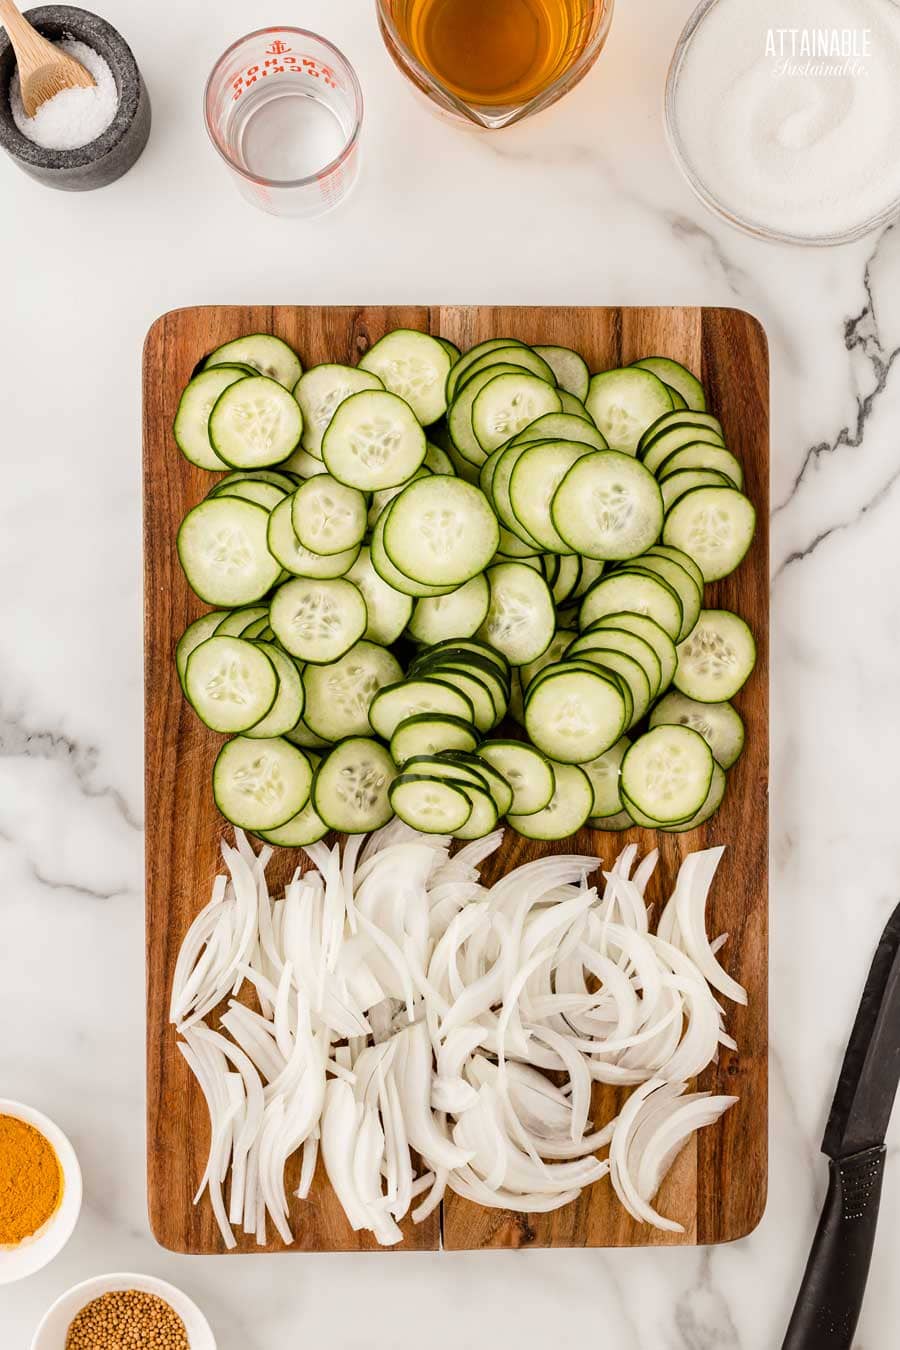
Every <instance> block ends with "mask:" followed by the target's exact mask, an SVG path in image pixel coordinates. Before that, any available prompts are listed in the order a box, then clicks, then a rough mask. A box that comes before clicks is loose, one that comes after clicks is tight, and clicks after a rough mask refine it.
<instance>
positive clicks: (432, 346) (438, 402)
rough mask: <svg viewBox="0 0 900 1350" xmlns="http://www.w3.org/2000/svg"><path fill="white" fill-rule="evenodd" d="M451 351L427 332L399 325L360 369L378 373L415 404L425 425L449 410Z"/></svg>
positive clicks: (412, 404) (417, 412)
mask: <svg viewBox="0 0 900 1350" xmlns="http://www.w3.org/2000/svg"><path fill="white" fill-rule="evenodd" d="M452 364H453V362H452V361H451V359H450V353H449V352H448V351H447V349H446V348H445V347H444V346H443V345H442V344H441V343H440V342H438V340H437V338H433V337H429V336H428V334H427V333H416V332H413V331H412V330H411V329H408V328H398V329H396V330H395V331H394V332H393V333H388V334H387V336H386V337H383V338H381V340H380V341H379V342H376V343H375V345H374V347H371V348H370V349H369V351H367V352H366V354H365V356H364V357H363V358H362V360H361V361H360V363H359V367H360V370H367V371H369V372H370V374H372V375H377V376H378V378H379V379H380V380H381V382H382V384H383V385H384V387H385V389H389V390H390V392H391V393H392V394H397V395H399V397H400V398H402V399H404V400H405V401H406V402H407V403H408V404H409V406H410V407H411V408H412V410H413V412H414V413H415V415H416V417H417V418H418V420H419V421H420V422H421V424H422V426H423V427H427V426H430V425H431V423H432V422H436V421H437V420H438V418H439V417H443V415H444V413H445V412H446V410H447V377H448V375H449V374H450V367H451V366H452Z"/></svg>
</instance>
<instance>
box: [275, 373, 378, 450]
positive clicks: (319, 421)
mask: <svg viewBox="0 0 900 1350" xmlns="http://www.w3.org/2000/svg"><path fill="white" fill-rule="evenodd" d="M383 388H384V385H383V384H382V383H381V380H379V378H378V376H377V375H372V374H370V373H369V372H368V371H367V370H358V369H356V368H355V367H354V366H340V365H330V364H329V365H321V366H313V368H312V369H311V370H308V371H307V372H306V373H305V375H301V377H300V379H299V380H298V381H297V383H296V384H295V385H294V398H295V399H296V400H297V402H298V403H299V405H300V411H301V412H302V413H303V439H302V444H303V449H304V450H305V451H306V452H307V454H310V455H312V456H314V458H316V459H321V458H322V437H323V436H324V435H325V432H326V431H327V430H328V427H329V425H330V423H331V419H332V418H333V417H334V414H335V412H336V411H337V409H338V408H339V407H340V405H341V404H342V403H343V402H345V400H346V399H348V398H350V397H351V395H352V394H362V393H364V392H365V390H367V389H383Z"/></svg>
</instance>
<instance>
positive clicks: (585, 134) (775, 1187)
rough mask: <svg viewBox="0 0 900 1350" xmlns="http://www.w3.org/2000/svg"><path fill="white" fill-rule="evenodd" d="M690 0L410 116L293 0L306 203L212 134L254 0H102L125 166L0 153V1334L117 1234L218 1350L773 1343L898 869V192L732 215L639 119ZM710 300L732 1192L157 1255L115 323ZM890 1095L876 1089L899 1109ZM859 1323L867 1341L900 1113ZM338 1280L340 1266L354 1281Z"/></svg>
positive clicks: (879, 1301)
mask: <svg viewBox="0 0 900 1350" xmlns="http://www.w3.org/2000/svg"><path fill="white" fill-rule="evenodd" d="M690 9H691V3H690V0H629V3H625V0H621V3H620V6H619V12H618V14H617V15H616V18H615V22H614V26H613V32H612V36H611V38H610V41H609V44H608V47H607V49H606V51H605V53H604V54H603V56H602V57H601V60H600V62H599V64H598V65H597V67H596V68H595V70H594V72H593V73H592V75H591V76H589V78H588V79H587V80H586V81H585V82H584V83H583V84H582V85H581V86H580V87H579V88H578V89H577V90H576V91H575V92H574V93H573V94H571V95H570V96H569V97H568V98H567V99H566V100H565V101H564V102H563V103H561V104H559V105H558V106H557V107H555V108H554V109H552V110H551V111H549V112H547V113H546V114H544V115H543V116H542V117H540V118H538V119H536V120H535V121H534V122H530V123H526V124H525V125H523V126H521V127H519V128H515V129H512V130H510V131H509V132H507V133H504V134H502V135H500V136H481V135H477V134H471V133H468V132H466V131H461V130H458V129H456V128H455V127H453V126H451V125H450V124H448V123H446V122H443V121H441V120H439V119H437V118H433V117H430V116H428V114H427V113H426V112H425V111H424V110H423V108H422V107H421V105H420V104H419V103H418V102H416V101H415V100H414V98H413V96H412V95H411V94H410V92H409V91H408V89H407V88H406V87H405V85H404V84H403V82H402V81H401V79H400V77H399V76H398V75H397V73H396V72H395V70H394V68H393V67H392V65H391V64H390V62H389V60H388V58H387V56H386V54H385V52H384V50H383V48H382V46H381V42H380V40H379V37H378V33H377V29H376V24H375V18H374V12H373V5H372V4H371V0H344V3H343V4H341V5H334V4H333V3H330V2H329V0H306V3H305V4H304V5H302V6H301V7H300V8H299V10H298V9H297V7H296V6H294V11H293V12H290V11H289V12H290V17H291V18H292V19H293V20H294V21H296V22H300V23H303V24H304V25H306V26H309V27H311V28H314V29H319V30H320V31H322V32H325V33H327V34H328V35H329V36H331V37H332V38H333V39H334V40H335V41H336V42H337V43H338V44H339V45H340V46H341V47H342V48H343V49H344V50H345V51H346V52H347V54H348V55H349V56H350V58H351V59H352V60H353V62H354V63H355V64H356V66H357V69H358V70H359V72H360V76H361V79H362V82H363V85H364V87H365V91H366V95H367V100H368V120H367V124H366V128H365V133H364V168H363V176H362V179H361V181H360V183H359V185H358V187H357V190H356V192H355V194H354V196H353V197H352V199H351V200H350V201H349V202H348V203H347V204H346V205H345V206H344V207H342V208H341V209H340V210H339V211H338V212H336V213H334V214H333V215H331V216H329V217H326V218H325V219H322V220H320V221H318V222H313V223H311V224H300V223H295V222H291V221H286V220H274V219H271V218H269V217H267V216H265V215H262V214H259V213H257V212H256V211H255V210H254V209H253V208H252V207H250V206H249V205H247V204H245V203H244V202H243V201H242V200H241V199H240V198H239V197H238V196H237V194H236V193H235V192H234V191H233V189H232V186H231V184H230V183H229V181H228V179H227V176H226V174H225V172H224V171H223V169H222V166H221V165H220V163H219V162H218V161H217V159H216V157H215V155H214V154H213V153H212V151H211V150H210V148H209V146H208V144H207V143H206V138H205V133H204V131H203V128H202V125H201V120H200V91H201V87H202V82H203V80H204V78H205V75H206V73H207V71H208V68H209V67H210V65H211V63H212V61H213V59H214V57H215V56H216V55H217V54H218V52H219V51H220V50H221V49H222V48H223V47H224V46H225V45H226V44H227V43H228V42H229V41H231V40H232V39H233V38H234V37H235V36H237V35H238V34H240V33H242V32H245V31H247V30H248V29H250V28H253V27H256V26H260V25H262V24H264V23H266V22H271V21H276V20H278V19H279V18H284V17H285V9H284V6H282V7H281V8H280V9H279V7H278V6H277V5H274V6H273V5H262V4H255V3H248V2H247V0H243V3H240V2H239V0H220V2H219V3H218V4H217V5H215V6H214V7H212V6H210V5H208V4H202V3H199V0H185V3H182V4H180V5H178V6H177V9H176V8H175V7H173V10H172V15H171V20H168V19H167V20H166V21H165V22H160V17H159V10H158V8H157V7H153V6H147V5H146V4H142V3H139V0H107V3H106V5H105V11H104V12H105V13H106V15H107V17H108V18H109V19H110V20H111V21H112V22H113V23H115V24H116V25H118V26H119V27H120V28H121V30H122V31H123V32H124V33H125V35H126V36H127V37H128V39H129V41H130V42H131V43H132V45H133V47H134V50H135V52H136V54H137V56H138V60H139V62H140V64H141V66H142V68H143V71H144V75H145V78H146V80H147V83H148V85H149V88H150V91H151V95H152V99H153V104H154V118H155V121H154V130H153V135H152V139H151V142H150V145H149V147H148V149H147V151H146V153H145V155H144V157H143V159H142V160H141V161H140V163H139V164H138V165H137V167H136V168H135V169H134V170H133V171H132V173H131V174H130V175H129V176H128V177H127V178H125V179H124V180H122V181H121V182H120V183H118V184H116V185H115V186H113V187H111V188H108V189H106V190H104V191H101V192H97V193H95V194H88V195H84V196H68V195H65V194H62V193H52V192H49V191H46V190H44V189H42V188H41V187H39V186H38V185H36V184H33V183H31V182H30V181H29V180H28V179H27V178H25V177H24V176H23V175H21V174H19V173H17V171H16V169H15V168H14V167H13V165H12V164H10V163H8V162H6V161H5V160H3V161H2V162H0V181H2V200H3V209H2V211H0V257H2V258H3V261H4V289H5V304H4V311H5V318H4V322H3V324H2V326H0V370H2V379H3V389H4V396H3V422H4V425H3V435H2V457H3V478H2V491H0V594H2V623H0V878H2V884H0V1095H3V1096H10V1097H16V1098H20V1099H24V1100H27V1101H29V1102H31V1103H33V1104H34V1105H35V1106H37V1107H39V1108H41V1109H42V1110H44V1111H45V1112H47V1113H48V1114H50V1115H51V1116H52V1117H54V1118H55V1119H56V1120H57V1121H58V1122H59V1123H60V1124H61V1125H62V1126H63V1127H64V1128H65V1129H66V1130H67V1131H68V1133H69V1134H70V1136H71V1138H72V1139H73V1141H74V1143H75V1146H76V1148H77V1150H78V1153H79V1155H80V1158H81V1161H82V1165H83V1168H84V1175H85V1192H86V1194H85V1205H84V1210H83V1214H82V1218H81V1222H80V1225H79V1227H78V1230H77V1232H76V1234H75V1236H74V1238H73V1240H72V1241H71V1243H70V1244H69V1246H68V1248H67V1249H66V1251H65V1252H64V1253H63V1255H62V1256H61V1257H59V1259H57V1261H56V1262H55V1263H54V1264H52V1265H51V1266H50V1267H49V1268H47V1269H45V1270H44V1271H43V1272H41V1273H40V1274H38V1275H36V1276H33V1277H32V1278H31V1279H29V1280H27V1281H25V1282H23V1283H21V1284H19V1285H15V1286H12V1287H7V1288H4V1289H2V1290H0V1342H2V1344H3V1346H4V1347H7V1346H8V1347H9V1350H22V1348H24V1347H27V1346H28V1345H29V1344H30V1340H31V1335H32V1333H33V1330H34V1328H35V1326H36V1324H37V1322H38V1320H39V1318H40V1316H41V1314H42V1312H43V1311H44V1309H45V1308H46V1307H47V1306H48V1304H49V1303H50V1302H51V1301H52V1300H53V1299H54V1298H55V1297H56V1296H57V1295H58V1294H59V1293H60V1292H62V1291H63V1290H64V1289H65V1288H67V1287H68V1286H69V1285H70V1284H72V1283H74V1282H75V1281H76V1280H80V1279H83V1278H86V1277H87V1276H89V1275H92V1274H95V1273H99V1272H102V1271H107V1270H141V1271H147V1272H151V1273H154V1274H157V1275H160V1276H163V1277H164V1278H167V1279H169V1280H172V1281H174V1282H175V1283H177V1284H179V1285H181V1286H183V1287H184V1288H185V1289H186V1290H187V1291H188V1292H190V1293H191V1294H192V1295H193V1296H194V1297H195V1298H196V1299H197V1300H198V1301H199V1302H200V1303H201V1304H202V1306H203V1307H204V1309H205V1310H206V1311H207V1313H208V1315H209V1317H210V1320H211V1322H212V1324H213V1327H214V1330H215V1332H216V1335H217V1337H218V1343H219V1347H220V1350H279V1347H282V1346H284V1345H286V1344H287V1343H288V1342H289V1338H290V1343H294V1342H295V1341H303V1342H309V1343H312V1344H316V1343H319V1342H324V1343H326V1344H328V1345H333V1346H338V1347H341V1350H354V1347H357V1346H359V1347H363V1346H365V1347H368V1346H371V1345H373V1344H376V1345H388V1346H390V1347H391V1350H413V1348H414V1347H415V1348H416V1350H418V1347H420V1346H422V1345H428V1346H429V1347H430V1350H450V1348H451V1347H453V1348H454V1350H458V1348H459V1347H461V1346H470V1345H471V1346H475V1345H478V1346H485V1345H491V1344H500V1343H501V1341H502V1343H508V1344H516V1345H517V1346H519V1347H521V1350H536V1347H538V1346H543V1345H545V1344H546V1343H547V1342H548V1340H550V1341H552V1343H553V1344H554V1345H555V1346H558V1347H560V1350H564V1348H565V1350H568V1347H574V1346H576V1345H583V1344H585V1343H590V1342H593V1343H600V1344H603V1345H604V1346H609V1347H616V1350H763V1348H764V1347H771V1346H773V1345H776V1344H780V1342H781V1336H782V1334H783V1329H784V1326H785V1325H786V1321H787V1317H788V1314H789V1310H790V1308H791V1306H792V1302H793V1298H794V1295H795V1291H796V1287H797V1284H798V1281H799V1278H800V1275H801V1272H802V1269H803V1265H804V1262H805V1259H806V1255H807V1251H808V1247H809V1241H810V1237H811V1234H812V1231H813V1228H814V1225H815V1222H816V1217H817V1213H818V1205H819V1202H820V1200H821V1197H822V1195H823V1192H824V1185H825V1168H824V1162H823V1159H822V1158H821V1157H820V1156H819V1152H818V1149H819V1140H820V1138H821V1134H822V1129H823V1124H824V1120H825V1116H826V1113H827V1109H828V1106H829V1103H830V1100H831V1094H832V1090H833V1086H834V1080H835V1075H836V1072H837V1068H838V1065H839V1063H840V1059H841V1056H842V1054H843V1048H844V1044H845V1040H846V1037H847V1034H848V1031H849V1027H850V1024H851V1020H852V1017H853V1014H854V1012H855V1009H856V1004H857V999H858V995H859V991H860V988H861V985H862V981H863V979H864V976H865V972H866V970H867V968H868V963H869V959H870V956H871V952H872V949H873V947H874V944H875V941H876V939H877V936H878V934H879V933H880V931H881V928H882V925H883V923H884V921H885V919H886V918H887V916H888V914H889V912H890V910H891V909H892V907H893V906H894V904H895V903H896V901H897V899H898V894H897V892H898V889H900V831H898V829H897V824H896V810H897V793H896V788H897V783H898V775H897V765H898V763H900V718H898V716H897V687H898V681H897V666H898V650H900V649H898V638H897V634H898V632H900V586H898V585H897V582H896V577H897V571H898V564H900V529H898V522H900V486H898V484H897V480H898V478H900V438H898V435H897V426H898V424H900V423H898V419H900V361H895V358H896V357H897V354H898V352H900V228H897V227H895V228H888V229H886V230H884V231H883V232H882V233H881V234H879V235H875V236H872V237H870V238H868V239H865V240H863V241H861V242H859V243H856V244H854V245H850V246H846V247H844V248H841V249H837V250H824V251H818V250H814V249H809V250H793V249H787V248H781V247H776V246H773V245H769V244H765V243H761V242H758V241H755V240H753V239H751V238H748V237H745V236H743V235H741V234H738V233H736V232H735V231H733V230H732V229H730V228H729V227H728V226H726V225H725V224H722V223H720V222H719V221H718V220H716V219H714V218H713V217H711V216H710V215H708V214H707V213H706V212H705V211H704V209H703V208H702V207H701V206H700V205H699V204H698V203H697V202H696V201H695V200H694V198H693V196H692V195H691V193H690V191H689V190H688V188H687V187H686V185H685V184H684V182H683V181H682V179H681V177H680V176H679V174H678V171H677V170H676V169H675V167H674V166H673V164H672V162H671V160H670V158H669V154H668V152H667V149H666V146H665V143H664V138H663V131H662V123H661V98H662V87H663V81H664V77H665V71H666V66H667V62H668V58H669V55H670V53H671V51H672V49H673V47H674V44H675V40H676V38H677V35H678V32H679V30H680V28H681V26H682V24H683V23H684V21H685V20H686V18H687V16H688V14H689V12H690ZM397 300H409V301H418V302H425V303H427V302H438V301H445V302H467V301H471V302H481V303H484V302H498V303H502V302H509V303H534V304H542V303H543V304H569V303H596V304H608V303H616V304H655V303H666V304H680V303H684V304H697V303H704V304H709V305H715V304H719V305H736V306H741V307H743V308H746V309H749V310H751V311H752V312H753V313H754V314H756V315H757V316H758V317H759V318H760V319H761V320H762V322H763V323H764V324H765V327H766V329H767V331H768V335H769V342H770V346H771V356H772V377H773V386H772V399H773V419H774V420H773V445H772V475H773V481H772V496H773V503H774V513H773V526H774V535H773V546H772V601H773V611H772V615H773V634H774V662H773V677H772V712H773V732H772V736H773V745H772V749H773V770H772V883H773V884H772V960H771V980H772V1057H771V1086H772V1127H771V1128H772V1161H771V1178H770V1200H769V1206H768V1211H767V1214H766V1217H765V1219H764V1221H763V1223H762V1225H761V1227H760V1228H759V1229H758V1231H757V1232H756V1233H755V1234H754V1235H753V1236H752V1237H750V1238H748V1239H747V1240H745V1241H743V1242H740V1243H737V1244H735V1245H732V1246H728V1247H724V1248H720V1249H713V1250H665V1251H643V1250H638V1251H627V1252H624V1251H622V1252H597V1251H593V1252H591V1251H587V1252H581V1251H575V1252H562V1251H561V1252H544V1253H528V1254H512V1255H507V1256H504V1255H484V1256H481V1255H459V1256H453V1257H438V1256H432V1255H427V1256H405V1257H398V1256H396V1255H384V1256H377V1255H376V1256H371V1257H369V1258H367V1259H364V1260H363V1259H358V1258H354V1257H351V1256H328V1257H322V1258H320V1259H317V1260H313V1259H305V1260H303V1259H293V1260H292V1259H290V1258H281V1259H274V1258H269V1259H266V1258H258V1257H253V1258H239V1259H237V1260H231V1261H228V1262H225V1261H222V1260H218V1259H205V1258H204V1259H201V1258H193V1259H185V1258H179V1257H177V1256H173V1255H171V1254H168V1253H165V1252H163V1251H161V1250H160V1249H159V1248H158V1247H157V1246H156V1245H155V1243H154V1241H153V1239H152V1238H151V1236H150V1233H149V1231H148V1226H147V1220H146V1217H145V1195H144V1084H143V1076H144V1056H143V1034H144V1016H143V988H144V986H143V928H142V925H143V898H142V850H143V835H142V783H141V779H142V747H141V739H142V710H141V700H142V692H141V601H140V575H141V523H140V480H139V469H140V443H139V413H140V403H139V398H140V349H141V342H142V339H143V336H144V333H145V332H146V330H147V328H148V327H149V325H150V323H151V322H152V321H153V319H154V318H155V317H156V316H157V315H158V314H160V313H162V312H163V311H164V310H166V309H169V308H173V307H176V306H180V305H188V304H201V303H204V302H236V303H241V302H247V303H249V302H254V303H267V302H276V301H277V302H281V303H292V302H296V303H304V302H315V303H327V302H334V303H350V302H356V303H358V302H361V301H368V302H375V303H378V302H388V301H397ZM898 1115H900V1113H898ZM889 1143H890V1146H891V1165H890V1166H889V1169H888V1177H887V1183H886V1190H885V1198H884V1204H883V1208H882V1217H881V1229H880V1236H879V1243H878V1248H877V1251H876V1254H875V1260H874V1265H873V1271H872V1278H871V1281H870V1286H869V1292H868V1298H867V1302H866V1306H865V1310H864V1313H863V1317H862V1322H861V1325H860V1330H859V1333H858V1337H857V1341H856V1345H857V1346H858V1347H859V1348H860V1350H862V1348H865V1350H870V1348H871V1347H875V1346H885V1345H887V1344H889V1343H891V1342H893V1341H894V1340H895V1328H896V1326H897V1324H898V1321H900V1282H898V1281H897V1279H896V1278H895V1268H896V1256H895V1253H896V1250H897V1246H898V1243H900V1159H898V1158H897V1152H898V1143H900V1119H898V1120H896V1121H895V1125H894V1129H893V1132H892V1136H891V1139H890V1141H889ZM351 1281H352V1282H353V1283H352V1289H353V1296H352V1298H349V1299H348V1298H347V1293H348V1290H349V1289H350V1287H351Z"/></svg>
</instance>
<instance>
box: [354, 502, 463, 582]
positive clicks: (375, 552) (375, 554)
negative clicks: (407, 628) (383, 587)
mask: <svg viewBox="0 0 900 1350" xmlns="http://www.w3.org/2000/svg"><path fill="white" fill-rule="evenodd" d="M392 507H393V502H392V503H391V505H390V506H389V507H388V508H387V510H385V511H382V513H381V515H380V516H379V517H378V519H377V521H376V522H375V528H374V530H373V531H372V538H371V540H370V543H369V556H370V559H371V562H372V566H373V567H374V569H375V571H376V572H377V573H378V575H379V576H380V577H381V579H382V581H385V582H387V584H388V585H389V586H391V587H393V589H394V590H395V591H401V592H402V593H403V595H409V596H414V597H416V598H421V597H422V596H429V595H448V594H449V593H450V591H455V590H456V587H455V586H426V585H424V584H422V583H421V582H418V581H413V579H412V577H408V576H406V575H405V573H403V572H401V571H400V568H399V567H395V566H394V564H393V563H392V562H391V559H390V558H389V557H388V554H387V551H386V549H385V547H384V527H385V525H386V524H387V520H388V516H389V515H390V513H391V509H392Z"/></svg>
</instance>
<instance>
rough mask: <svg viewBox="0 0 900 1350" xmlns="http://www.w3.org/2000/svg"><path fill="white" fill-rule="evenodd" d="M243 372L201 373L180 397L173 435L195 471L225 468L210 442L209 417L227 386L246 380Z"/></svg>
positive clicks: (229, 370) (212, 371)
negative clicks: (194, 466)
mask: <svg viewBox="0 0 900 1350" xmlns="http://www.w3.org/2000/svg"><path fill="white" fill-rule="evenodd" d="M246 378H247V377H246V375H245V373H244V371H242V370H235V369H234V368H233V367H231V366H225V367H223V368H222V369H221V370H201V372H200V374H199V375H195V376H194V378H193V379H192V380H191V382H190V383H189V384H188V386H187V388H186V389H185V391H184V393H183V394H182V395H181V402H180V403H179V404H178V411H177V413H176V414H175V421H174V423H173V425H172V434H173V435H174V437H175V444H176V445H177V446H178V449H179V450H180V451H181V453H182V454H183V455H184V457H185V459H187V460H189V461H190V462H191V464H196V465H197V467H198V469H213V470H215V469H227V468H228V465H227V464H226V463H225V461H224V460H222V459H220V458H219V456H218V455H217V454H216V452H215V450H214V449H213V446H212V442H211V441H210V439H209V415H210V413H211V412H212V410H213V408H214V407H215V405H216V402H217V401H218V398H219V395H220V394H223V393H224V392H225V390H226V389H227V388H228V387H229V385H232V384H237V382H238V380H243V379H246Z"/></svg>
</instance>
